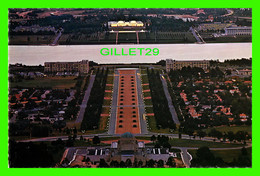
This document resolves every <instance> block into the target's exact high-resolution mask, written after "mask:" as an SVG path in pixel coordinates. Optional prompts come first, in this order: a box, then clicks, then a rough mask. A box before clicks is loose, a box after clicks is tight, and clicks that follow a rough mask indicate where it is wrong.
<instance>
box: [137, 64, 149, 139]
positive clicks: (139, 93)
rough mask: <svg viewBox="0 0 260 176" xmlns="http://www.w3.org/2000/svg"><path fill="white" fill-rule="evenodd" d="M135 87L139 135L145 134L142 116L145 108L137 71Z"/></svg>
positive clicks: (145, 126) (146, 131) (145, 125)
mask: <svg viewBox="0 0 260 176" xmlns="http://www.w3.org/2000/svg"><path fill="white" fill-rule="evenodd" d="M136 87H137V96H138V106H139V118H140V125H141V134H147V133H148V130H147V121H146V119H144V118H143V114H145V106H144V101H143V92H142V90H143V89H142V82H141V73H140V70H139V69H138V70H137V71H136Z"/></svg>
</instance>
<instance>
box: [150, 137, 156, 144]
mask: <svg viewBox="0 0 260 176" xmlns="http://www.w3.org/2000/svg"><path fill="white" fill-rule="evenodd" d="M151 141H153V143H154V142H155V141H156V137H155V135H152V136H151Z"/></svg>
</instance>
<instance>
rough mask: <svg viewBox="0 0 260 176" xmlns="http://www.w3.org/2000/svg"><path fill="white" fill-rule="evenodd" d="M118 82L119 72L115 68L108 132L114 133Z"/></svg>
mask: <svg viewBox="0 0 260 176" xmlns="http://www.w3.org/2000/svg"><path fill="white" fill-rule="evenodd" d="M118 84H119V73H118V71H117V70H115V75H114V86H113V93H112V104H111V114H110V119H109V128H108V134H115V129H116V114H117V97H118Z"/></svg>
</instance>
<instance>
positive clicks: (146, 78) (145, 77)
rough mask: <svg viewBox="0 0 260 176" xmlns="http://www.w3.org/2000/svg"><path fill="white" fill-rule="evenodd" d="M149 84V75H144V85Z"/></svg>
mask: <svg viewBox="0 0 260 176" xmlns="http://www.w3.org/2000/svg"><path fill="white" fill-rule="evenodd" d="M146 83H149V80H148V77H147V75H142V84H146Z"/></svg>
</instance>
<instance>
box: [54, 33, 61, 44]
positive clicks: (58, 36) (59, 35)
mask: <svg viewBox="0 0 260 176" xmlns="http://www.w3.org/2000/svg"><path fill="white" fill-rule="evenodd" d="M61 35H62V33H61V31H60V32H59V34H58V35H57V37H56V38H55V39H54V41H53V42H52V45H57V42H58V41H59V39H60V37H61Z"/></svg>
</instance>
